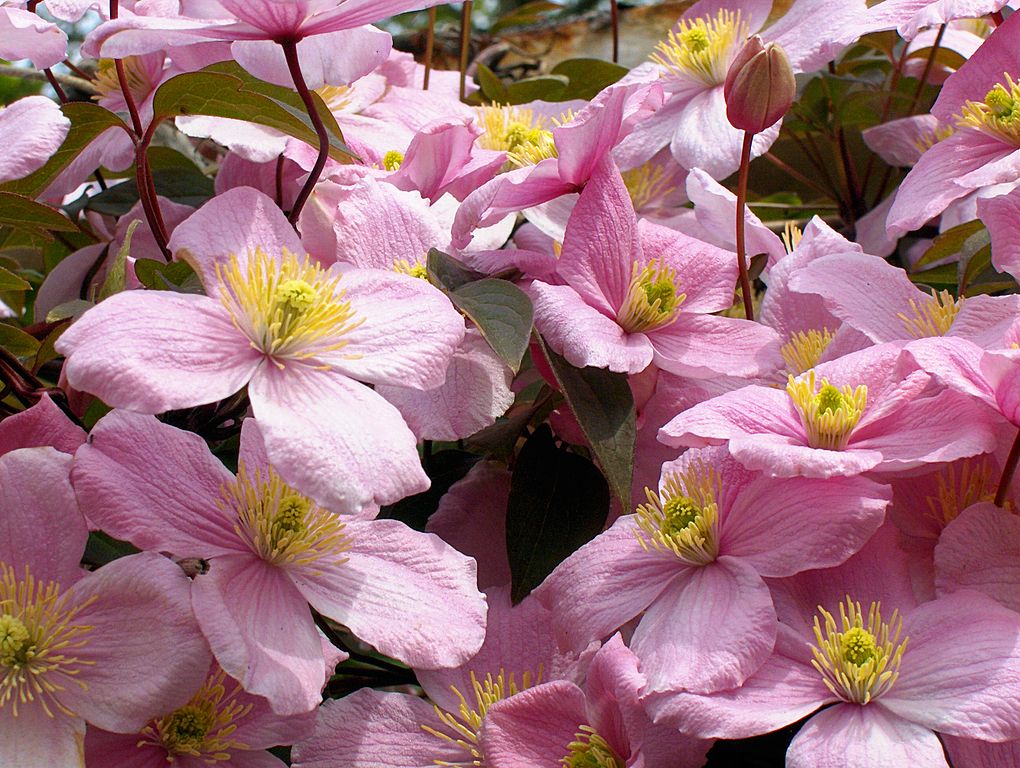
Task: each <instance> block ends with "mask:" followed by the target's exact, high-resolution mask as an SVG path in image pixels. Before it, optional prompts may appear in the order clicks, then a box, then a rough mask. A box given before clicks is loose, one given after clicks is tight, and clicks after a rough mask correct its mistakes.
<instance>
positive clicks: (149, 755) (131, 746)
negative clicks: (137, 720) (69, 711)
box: [85, 727, 180, 768]
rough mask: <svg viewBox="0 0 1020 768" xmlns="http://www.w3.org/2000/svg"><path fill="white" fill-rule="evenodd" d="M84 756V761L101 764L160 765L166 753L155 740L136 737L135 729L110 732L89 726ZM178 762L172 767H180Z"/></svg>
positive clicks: (136, 767) (141, 767)
mask: <svg viewBox="0 0 1020 768" xmlns="http://www.w3.org/2000/svg"><path fill="white" fill-rule="evenodd" d="M85 760H86V761H87V762H86V764H87V765H102V764H103V761H105V762H109V763H112V764H113V765H116V766H117V768H163V767H164V766H165V765H166V764H167V761H168V753H167V751H166V750H165V749H163V748H162V747H159V746H156V745H155V744H146V743H143V742H141V741H140V740H139V738H138V734H137V733H110V732H109V731H103V730H100V729H99V728H95V727H92V728H89V729H88V733H86V734H85ZM179 765H180V760H179V759H178V765H175V766H174V768H179Z"/></svg>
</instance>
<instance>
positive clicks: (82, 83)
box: [0, 64, 96, 96]
mask: <svg viewBox="0 0 1020 768" xmlns="http://www.w3.org/2000/svg"><path fill="white" fill-rule="evenodd" d="M50 75H52V77H53V78H54V79H55V80H56V81H57V82H58V83H60V84H61V85H64V86H67V87H68V88H75V89H77V90H79V91H82V92H84V93H87V94H89V95H90V96H91V95H94V94H95V93H96V86H95V85H93V84H92V81H91V80H85V79H83V78H80V77H74V76H73V75H61V74H60V73H58V72H50ZM0 76H2V77H17V78H19V79H21V80H45V81H46V82H49V77H47V76H46V73H45V72H38V71H36V70H34V69H27V68H25V67H15V66H14V65H13V64H0Z"/></svg>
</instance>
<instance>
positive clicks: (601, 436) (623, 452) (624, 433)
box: [539, 337, 637, 509]
mask: <svg viewBox="0 0 1020 768" xmlns="http://www.w3.org/2000/svg"><path fill="white" fill-rule="evenodd" d="M539 342H540V344H541V347H542V352H543V353H544V354H545V357H546V359H547V360H548V361H549V366H550V367H551V368H552V371H553V374H554V375H555V376H556V381H557V382H558V383H559V385H560V389H561V390H562V392H563V396H564V397H565V398H566V400H567V404H568V405H569V406H570V410H571V411H573V412H574V416H575V417H576V418H577V423H578V424H579V425H580V426H581V430H582V431H583V432H584V436H585V437H586V438H588V442H589V443H590V444H591V447H592V449H593V450H594V451H595V455H596V456H597V457H598V460H599V464H600V465H601V466H602V471H603V472H605V475H606V478H607V479H608V480H609V485H610V487H611V488H612V489H613V493H614V494H615V495H616V496H617V497H618V498H619V499H620V501H621V502H623V506H624V509H629V508H630V486H631V482H632V480H633V477H634V442H635V440H636V437H637V428H636V426H635V414H634V397H633V395H632V394H631V391H630V385H629V384H628V383H627V376H626V375H625V374H622V373H613V372H612V371H609V370H606V369H605V368H591V367H589V368H575V367H574V366H572V365H571V364H570V363H568V362H567V361H566V360H564V359H563V358H562V357H560V356H559V355H558V354H556V353H555V352H553V351H552V350H551V349H549V347H548V345H546V343H545V340H544V339H542V338H541V337H539Z"/></svg>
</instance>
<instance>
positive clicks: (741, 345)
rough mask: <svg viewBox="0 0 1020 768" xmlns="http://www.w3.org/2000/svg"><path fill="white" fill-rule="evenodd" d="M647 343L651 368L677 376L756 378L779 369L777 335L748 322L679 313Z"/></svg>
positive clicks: (649, 336) (650, 333) (650, 337)
mask: <svg viewBox="0 0 1020 768" xmlns="http://www.w3.org/2000/svg"><path fill="white" fill-rule="evenodd" d="M648 339H649V341H651V343H652V347H653V348H654V349H655V358H654V361H655V364H656V365H658V366H659V367H660V368H662V369H663V370H665V371H669V372H670V373H673V374H676V375H677V376H688V377H691V378H711V377H713V376H718V375H727V376H747V377H750V376H760V375H763V374H768V373H771V372H773V371H775V370H777V369H779V368H780V367H781V366H782V356H781V355H780V353H779V348H780V339H779V335H778V334H777V333H776V332H775V331H774V330H772V329H771V328H769V327H768V326H765V325H761V324H760V323H755V322H751V321H748V320H738V319H734V318H729V317H716V316H715V315H695V314H692V313H688V312H681V313H680V314H679V316H677V319H676V320H675V321H674V322H673V323H671V324H669V325H667V326H665V327H664V328H659V329H657V330H654V331H650V332H649V334H648Z"/></svg>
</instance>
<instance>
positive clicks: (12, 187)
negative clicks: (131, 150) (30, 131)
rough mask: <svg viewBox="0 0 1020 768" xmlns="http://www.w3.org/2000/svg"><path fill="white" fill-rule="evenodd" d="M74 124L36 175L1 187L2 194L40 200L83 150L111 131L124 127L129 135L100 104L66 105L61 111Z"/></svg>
mask: <svg viewBox="0 0 1020 768" xmlns="http://www.w3.org/2000/svg"><path fill="white" fill-rule="evenodd" d="M60 109H61V111H62V112H63V113H64V115H65V117H67V118H68V119H69V120H70V121H71V130H70V131H69V132H68V134H67V138H66V139H64V143H63V144H61V145H60V149H58V150H57V151H56V152H55V153H53V156H52V157H51V158H50V159H49V161H48V162H47V163H46V165H44V166H43V167H42V168H40V169H39V170H38V171H36V172H35V173H32V174H29V175H28V176H26V177H25V178H23V179H15V180H14V181H9V182H7V183H6V184H0V191H3V192H15V193H17V194H19V195H24V196H25V197H32V198H34V197H38V196H39V195H41V194H42V193H43V192H45V191H46V188H47V187H48V186H49V185H50V184H51V183H52V182H53V180H54V179H55V178H56V177H57V175H58V174H60V172H61V171H63V170H64V169H65V168H67V166H69V165H70V164H71V161H73V160H74V159H75V158H76V157H78V155H80V154H81V152H82V150H83V149H85V147H87V146H88V145H89V144H91V143H92V142H93V141H94V140H95V139H96V137H98V136H99V135H100V134H101V133H103V132H104V131H106V130H109V129H110V128H115V127H120V128H123V129H124V130H126V131H128V132H130V131H129V129H128V127H127V126H126V125H125V124H124V121H123V120H121V119H120V118H119V117H117V115H115V114H114V113H113V112H111V111H110V110H108V109H104V108H103V107H100V106H99V105H98V104H91V103H89V102H84V101H72V102H71V103H69V104H64V105H63V106H62V107H61V108H60Z"/></svg>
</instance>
